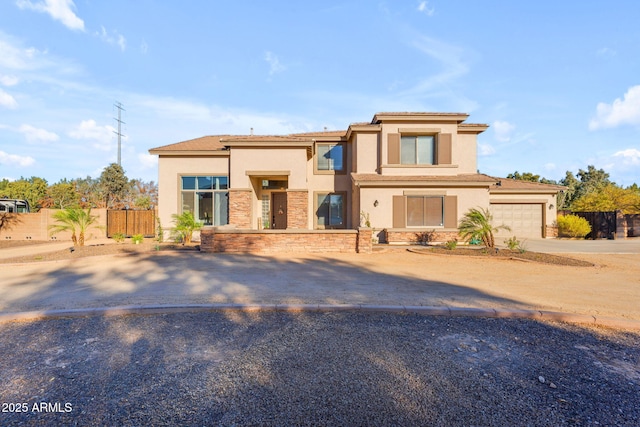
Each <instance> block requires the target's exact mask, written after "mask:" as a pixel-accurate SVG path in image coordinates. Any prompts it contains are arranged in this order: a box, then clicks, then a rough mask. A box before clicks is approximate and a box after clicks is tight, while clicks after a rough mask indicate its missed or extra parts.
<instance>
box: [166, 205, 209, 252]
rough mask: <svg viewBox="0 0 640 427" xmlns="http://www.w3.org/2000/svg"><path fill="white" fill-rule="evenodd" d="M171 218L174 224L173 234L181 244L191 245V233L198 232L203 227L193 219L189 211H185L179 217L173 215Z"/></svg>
mask: <svg viewBox="0 0 640 427" xmlns="http://www.w3.org/2000/svg"><path fill="white" fill-rule="evenodd" d="M171 217H172V218H173V222H174V224H175V227H174V228H173V231H174V233H175V234H177V237H179V238H180V240H182V244H189V243H191V239H192V238H193V232H194V231H197V230H200V229H201V228H202V225H203V224H202V223H201V222H200V221H197V220H196V219H195V218H194V216H193V212H191V211H185V212H183V213H182V214H180V215H178V214H173V215H171Z"/></svg>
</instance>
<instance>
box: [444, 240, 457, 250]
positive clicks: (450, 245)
mask: <svg viewBox="0 0 640 427" xmlns="http://www.w3.org/2000/svg"><path fill="white" fill-rule="evenodd" d="M457 246H458V240H457V239H451V240H449V241H447V242H445V244H444V247H445V248H447V249H449V250H450V251H452V250H454V249H455V248H456V247H457Z"/></svg>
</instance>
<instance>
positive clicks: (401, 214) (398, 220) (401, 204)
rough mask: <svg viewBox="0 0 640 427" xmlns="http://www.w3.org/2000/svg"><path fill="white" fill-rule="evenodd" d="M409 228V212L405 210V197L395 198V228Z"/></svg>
mask: <svg viewBox="0 0 640 427" xmlns="http://www.w3.org/2000/svg"><path fill="white" fill-rule="evenodd" d="M406 226H407V212H406V209H405V197H404V196H393V228H405V227H406Z"/></svg>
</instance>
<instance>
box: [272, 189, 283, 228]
mask: <svg viewBox="0 0 640 427" xmlns="http://www.w3.org/2000/svg"><path fill="white" fill-rule="evenodd" d="M271 194H272V197H273V199H272V200H271V201H272V203H271V221H272V224H273V227H272V228H274V229H276V230H284V229H285V228H287V193H283V192H278V193H271Z"/></svg>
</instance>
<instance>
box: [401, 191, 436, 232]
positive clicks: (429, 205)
mask: <svg viewBox="0 0 640 427" xmlns="http://www.w3.org/2000/svg"><path fill="white" fill-rule="evenodd" d="M443 199H444V198H443V197H441V196H408V197H407V227H442V226H443V225H444V210H443V207H444V203H443V201H444V200H443Z"/></svg>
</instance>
